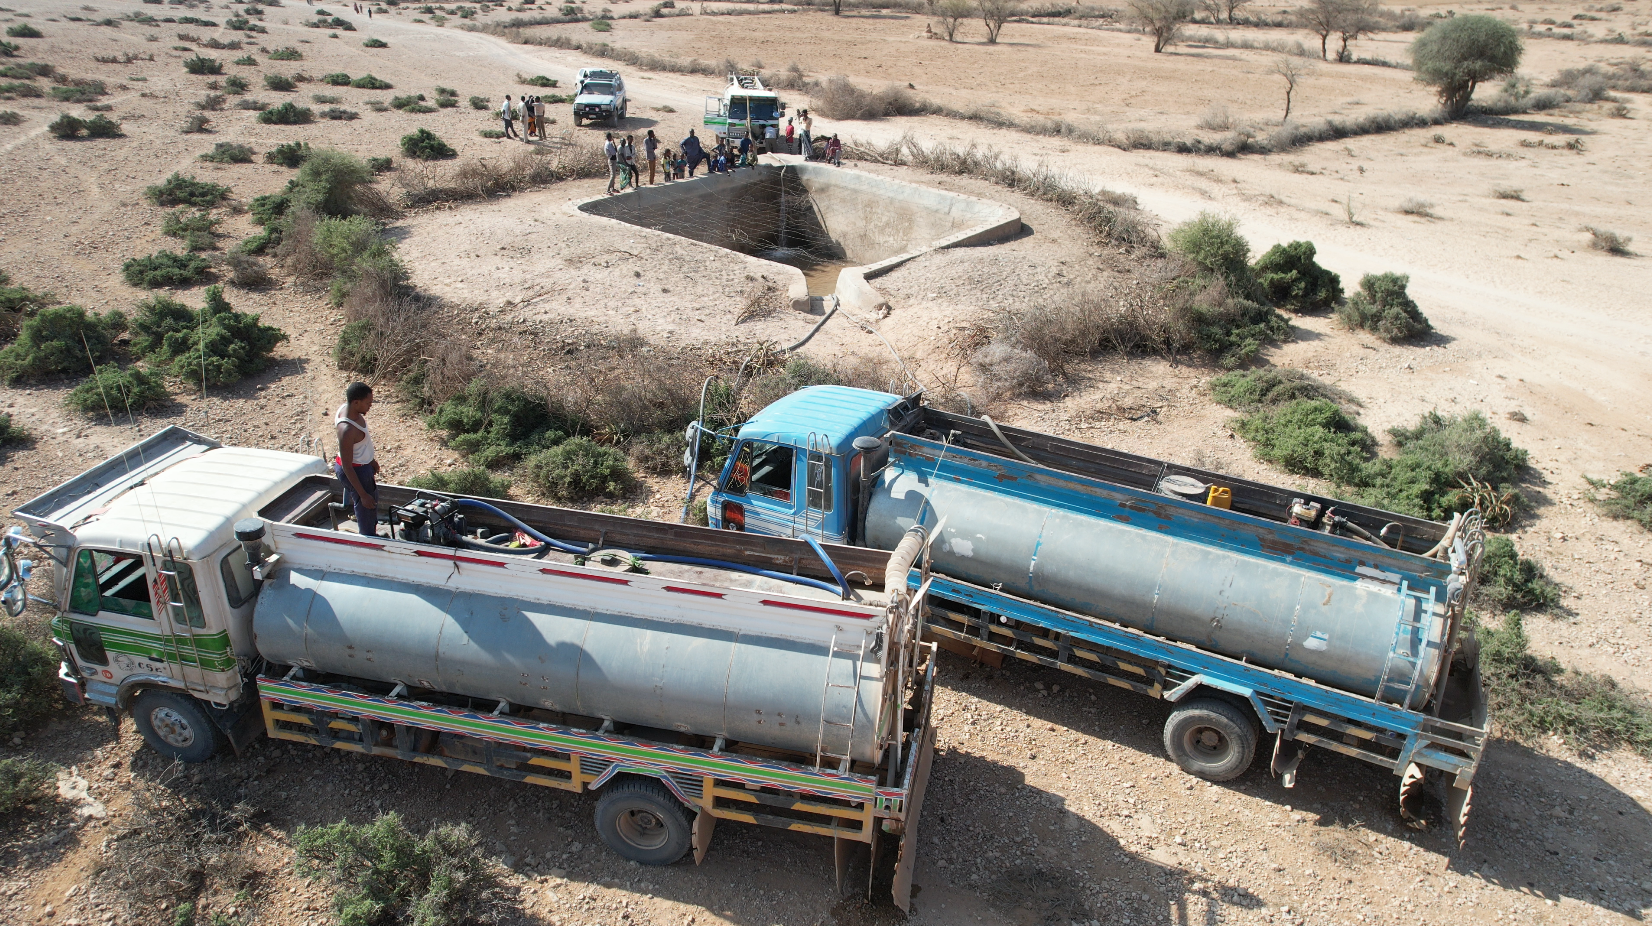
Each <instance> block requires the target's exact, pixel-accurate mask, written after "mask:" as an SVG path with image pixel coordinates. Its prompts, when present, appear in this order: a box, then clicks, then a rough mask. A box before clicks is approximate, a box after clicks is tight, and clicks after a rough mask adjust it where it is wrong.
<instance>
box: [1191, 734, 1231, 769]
mask: <svg viewBox="0 0 1652 926" xmlns="http://www.w3.org/2000/svg"><path fill="white" fill-rule="evenodd" d="M1182 745H1183V746H1185V747H1186V748H1187V754H1188V755H1190V756H1192V757H1193V758H1194V760H1196V761H1198V762H1202V763H1205V764H1207V765H1216V764H1219V763H1220V762H1221V761H1222V760H1224V759H1226V758H1227V757H1228V753H1229V752H1230V751H1231V750H1232V741H1231V740H1229V739H1228V736H1227V734H1226V733H1223V732H1222V731H1221V730H1219V729H1217V728H1216V727H1211V726H1204V725H1201V726H1197V727H1194V728H1193V729H1191V730H1189V731H1187V734H1186V735H1185V736H1183V737H1182Z"/></svg>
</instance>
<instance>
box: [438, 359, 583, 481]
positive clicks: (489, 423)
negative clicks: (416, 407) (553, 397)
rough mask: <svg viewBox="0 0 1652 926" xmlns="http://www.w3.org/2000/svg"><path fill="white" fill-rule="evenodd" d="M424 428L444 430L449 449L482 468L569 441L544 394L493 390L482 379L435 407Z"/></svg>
mask: <svg viewBox="0 0 1652 926" xmlns="http://www.w3.org/2000/svg"><path fill="white" fill-rule="evenodd" d="M425 424H426V425H428V426H429V427H431V428H432V429H436V430H442V431H446V432H447V445H448V446H449V447H452V448H454V449H455V450H458V451H461V452H463V453H465V454H468V455H469V457H470V462H471V463H473V464H475V465H477V466H484V467H491V466H498V465H500V464H502V463H507V462H510V461H512V460H515V459H519V458H521V457H525V456H528V455H529V454H533V453H536V452H538V451H541V450H545V449H547V448H550V447H554V446H556V445H557V444H559V443H561V442H562V441H563V440H564V439H566V437H567V433H566V425H565V423H564V422H562V421H560V420H558V418H557V417H556V416H555V415H553V414H552V413H551V408H550V406H549V405H548V404H547V403H546V401H545V398H544V397H543V396H536V395H532V394H530V393H528V392H524V391H523V390H521V389H518V388H516V387H514V386H501V387H499V388H493V387H490V386H489V385H488V384H487V383H485V382H483V381H482V380H480V379H475V380H472V381H471V382H470V384H469V385H467V386H466V387H465V390H464V391H463V392H461V393H459V394H458V395H455V396H454V397H453V398H451V399H448V400H447V401H446V402H443V403H442V404H441V405H440V406H438V407H437V409H436V411H435V412H433V413H431V414H430V415H429V416H427V417H426V418H425Z"/></svg>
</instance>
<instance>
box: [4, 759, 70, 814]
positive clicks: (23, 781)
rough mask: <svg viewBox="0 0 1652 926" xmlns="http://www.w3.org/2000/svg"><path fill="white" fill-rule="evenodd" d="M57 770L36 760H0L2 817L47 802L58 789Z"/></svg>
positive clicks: (49, 764)
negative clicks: (26, 805) (37, 803)
mask: <svg viewBox="0 0 1652 926" xmlns="http://www.w3.org/2000/svg"><path fill="white" fill-rule="evenodd" d="M56 782H57V769H55V768H54V767H53V766H52V765H51V763H49V762H40V761H37V760H34V759H15V758H14V759H0V816H4V815H6V814H9V813H11V812H12V811H14V810H16V809H18V808H19V807H22V806H23V805H25V804H32V803H34V802H35V801H40V800H45V799H46V798H48V797H51V796H52V792H53V791H54V790H55V789H56V788H55V786H56Z"/></svg>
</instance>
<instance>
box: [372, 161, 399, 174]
mask: <svg viewBox="0 0 1652 926" xmlns="http://www.w3.org/2000/svg"><path fill="white" fill-rule="evenodd" d="M395 166H396V164H395V162H394V161H392V160H391V159H390V158H368V159H367V169H368V170H370V171H372V172H373V173H375V174H382V173H384V172H386V171H389V170H392V169H394V168H395Z"/></svg>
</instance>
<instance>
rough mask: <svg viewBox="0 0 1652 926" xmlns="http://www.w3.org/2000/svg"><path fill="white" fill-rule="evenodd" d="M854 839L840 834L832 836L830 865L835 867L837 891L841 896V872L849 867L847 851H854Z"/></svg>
mask: <svg viewBox="0 0 1652 926" xmlns="http://www.w3.org/2000/svg"><path fill="white" fill-rule="evenodd" d="M854 848H855V841H854V840H853V839H844V838H843V837H841V836H833V837H832V865H833V867H835V868H836V869H837V893H838V896H839V897H841V896H843V872H844V870H846V869H847V868H848V867H849V853H850V852H852V851H854Z"/></svg>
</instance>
